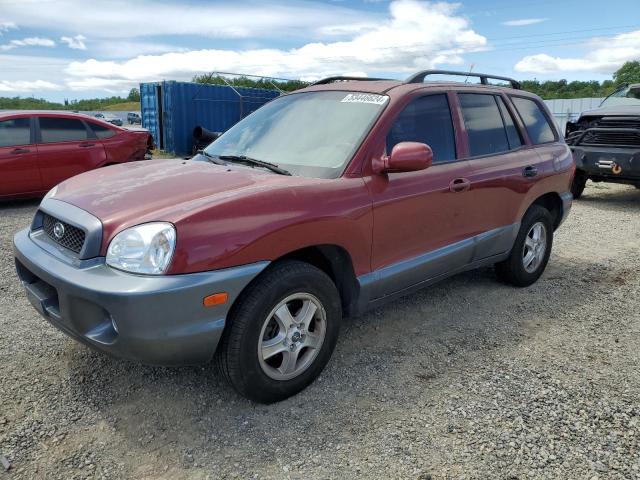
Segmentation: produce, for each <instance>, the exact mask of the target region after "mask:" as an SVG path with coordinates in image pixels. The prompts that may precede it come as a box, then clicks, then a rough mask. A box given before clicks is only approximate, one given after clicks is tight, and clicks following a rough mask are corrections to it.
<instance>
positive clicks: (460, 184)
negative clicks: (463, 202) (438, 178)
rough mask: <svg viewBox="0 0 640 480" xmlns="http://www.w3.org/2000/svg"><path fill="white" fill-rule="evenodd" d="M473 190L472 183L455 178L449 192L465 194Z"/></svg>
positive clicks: (464, 179)
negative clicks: (470, 189)
mask: <svg viewBox="0 0 640 480" xmlns="http://www.w3.org/2000/svg"><path fill="white" fill-rule="evenodd" d="M469 188H471V181H470V180H468V179H466V178H455V179H453V180H451V183H450V184H449V190H451V191H452V192H464V191H466V190H469Z"/></svg>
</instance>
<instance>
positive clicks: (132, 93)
mask: <svg viewBox="0 0 640 480" xmlns="http://www.w3.org/2000/svg"><path fill="white" fill-rule="evenodd" d="M127 100H129V101H130V102H139V101H140V90H138V89H137V88H132V89H131V90H129V95H128V96H127Z"/></svg>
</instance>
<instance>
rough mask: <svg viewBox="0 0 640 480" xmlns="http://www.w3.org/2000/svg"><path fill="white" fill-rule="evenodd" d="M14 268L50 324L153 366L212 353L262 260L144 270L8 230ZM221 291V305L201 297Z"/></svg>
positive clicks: (191, 361) (203, 358) (25, 232)
mask: <svg viewBox="0 0 640 480" xmlns="http://www.w3.org/2000/svg"><path fill="white" fill-rule="evenodd" d="M14 251H15V257H16V269H17V271H18V276H19V277H20V280H21V281H22V283H23V285H24V287H25V290H26V292H27V297H28V298H29V301H30V302H31V303H32V305H33V306H34V307H35V308H36V310H38V311H39V312H40V314H41V315H42V316H44V317H45V318H46V319H47V320H48V321H49V322H51V323H52V324H53V325H54V326H56V327H57V328H58V329H60V330H61V331H63V332H64V333H66V334H67V335H69V336H71V337H73V338H75V339H76V340H78V341H81V342H83V343H85V344H87V345H89V346H91V347H94V348H97V349H98V350H102V351H105V352H107V353H110V354H113V355H115V356H119V357H123V358H128V359H130V360H134V361H138V362H141V363H146V364H154V365H195V364H203V363H206V362H208V361H209V360H210V359H211V357H212V356H213V354H214V352H215V349H216V346H217V344H218V341H219V339H220V336H221V334H222V331H223V329H224V326H225V322H226V318H227V314H228V312H229V309H230V308H231V305H233V302H234V300H235V299H236V298H237V297H238V295H239V294H240V292H241V291H242V289H243V288H244V287H245V286H246V285H247V284H248V283H249V282H250V281H251V280H252V279H253V278H255V277H256V276H257V275H258V274H259V273H260V272H261V271H262V270H264V268H266V266H267V265H268V263H269V262H266V261H265V262H259V263H254V264H250V265H244V266H239V267H234V268H228V269H223V270H216V271H211V272H201V273H191V274H185V275H160V276H146V275H134V274H129V273H126V272H121V271H118V270H115V269H113V268H111V267H109V266H107V265H105V263H104V258H102V257H98V258H95V259H91V261H87V262H83V263H82V265H80V266H78V265H70V264H68V263H66V262H64V261H61V260H60V259H58V258H57V257H56V256H54V255H52V254H51V253H50V252H48V251H46V250H45V249H43V248H41V247H40V246H39V245H38V244H37V243H36V242H34V241H33V240H32V239H31V238H30V233H29V230H23V231H21V232H18V233H17V234H16V235H15V237H14ZM218 292H227V293H228V295H229V300H228V301H227V302H226V303H225V304H223V305H216V306H213V307H205V306H204V305H203V299H204V297H206V296H208V295H211V294H214V293H218Z"/></svg>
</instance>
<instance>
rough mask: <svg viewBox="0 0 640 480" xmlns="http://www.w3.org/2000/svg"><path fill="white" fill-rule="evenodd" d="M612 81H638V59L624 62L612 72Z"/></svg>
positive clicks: (619, 82) (639, 76)
mask: <svg viewBox="0 0 640 480" xmlns="http://www.w3.org/2000/svg"><path fill="white" fill-rule="evenodd" d="M613 81H614V83H615V84H616V85H621V84H623V83H640V61H638V60H634V61H633V62H625V64H624V65H622V66H621V67H620V68H619V69H618V70H616V72H615V73H614V74H613Z"/></svg>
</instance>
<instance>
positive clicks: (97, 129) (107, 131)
mask: <svg viewBox="0 0 640 480" xmlns="http://www.w3.org/2000/svg"><path fill="white" fill-rule="evenodd" d="M88 123H89V126H90V127H91V130H93V133H95V134H96V137H98V138H99V139H101V140H102V139H105V138H111V137H113V136H114V135H115V134H116V132H115V130H113V129H112V128H109V127H106V126H104V125H100V124H98V123H93V122H88Z"/></svg>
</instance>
